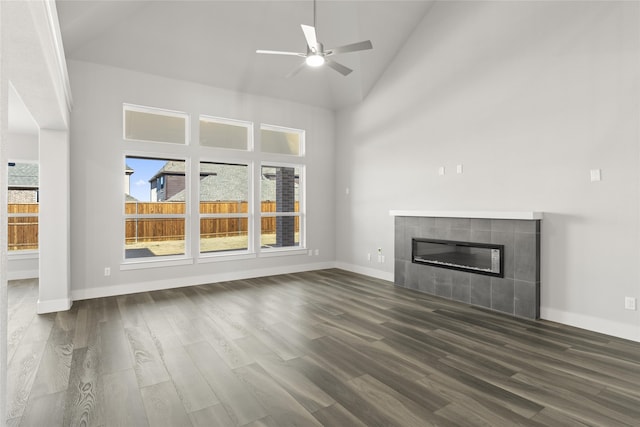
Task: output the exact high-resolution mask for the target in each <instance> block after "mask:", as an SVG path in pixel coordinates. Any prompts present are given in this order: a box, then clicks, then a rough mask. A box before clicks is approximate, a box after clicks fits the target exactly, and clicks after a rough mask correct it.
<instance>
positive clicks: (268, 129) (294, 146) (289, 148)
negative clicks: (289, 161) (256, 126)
mask: <svg viewBox="0 0 640 427" xmlns="http://www.w3.org/2000/svg"><path fill="white" fill-rule="evenodd" d="M303 140H304V132H303V131H301V130H297V129H286V128H278V127H275V126H269V125H262V126H261V127H260V142H261V147H262V152H264V153H273V154H290V155H294V156H301V155H302V150H303Z"/></svg>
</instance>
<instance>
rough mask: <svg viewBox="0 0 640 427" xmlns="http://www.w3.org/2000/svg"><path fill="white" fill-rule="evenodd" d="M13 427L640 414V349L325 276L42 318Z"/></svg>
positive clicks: (17, 299)
mask: <svg viewBox="0 0 640 427" xmlns="http://www.w3.org/2000/svg"><path fill="white" fill-rule="evenodd" d="M36 286H37V283H35V282H33V281H31V282H29V281H24V282H12V283H10V289H9V305H10V306H9V325H8V328H9V330H8V335H9V342H8V348H9V355H8V356H9V361H10V362H9V371H8V382H9V401H8V410H9V415H10V419H9V420H8V425H10V426H36V427H40V426H112V425H114V426H116V425H117V426H146V425H151V426H280V427H281V426H307V425H309V426H312V425H325V426H339V427H343V426H365V425H366V426H428V425H443V426H459V425H462V426H466V425H485V426H513V425H532V426H556V425H557V426H572V425H580V426H582V425H598V426H640V343H634V342H630V341H625V340H622V339H617V338H613V337H609V336H605V335H601V334H597V333H593V332H588V331H584V330H580V329H575V328H570V327H566V326H562V325H558V324H554V323H550V322H546V321H539V322H532V321H525V320H518V319H514V318H510V317H506V316H502V315H499V314H495V313H491V312H488V311H485V310H481V309H477V308H471V307H469V306H466V305H462V304H457V303H454V302H451V301H446V300H442V299H438V298H433V297H429V296H427V295H424V294H420V293H417V292H413V291H410V290H406V289H401V288H396V287H394V286H392V285H391V284H390V283H388V282H384V281H380V280H376V279H372V278H368V277H364V276H359V275H356V274H352V273H347V272H344V271H341V270H325V271H319V272H309V273H301V274H290V275H282V276H276V277H268V278H260V279H252V280H240V281H234V282H226V283H220V284H214V285H207V286H194V287H189V288H180V289H173V290H166V291H157V292H149V293H142V294H135V295H127V296H120V297H112V298H102V299H96V300H89V301H77V302H75V303H74V304H73V308H72V310H70V311H69V312H63V313H56V314H49V315H41V316H37V315H34V312H35V300H36V298H37V288H36Z"/></svg>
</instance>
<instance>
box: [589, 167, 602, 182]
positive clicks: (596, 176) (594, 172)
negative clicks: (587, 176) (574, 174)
mask: <svg viewBox="0 0 640 427" xmlns="http://www.w3.org/2000/svg"><path fill="white" fill-rule="evenodd" d="M591 181H593V182H595V181H602V172H601V170H600V169H591Z"/></svg>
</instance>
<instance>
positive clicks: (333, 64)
mask: <svg viewBox="0 0 640 427" xmlns="http://www.w3.org/2000/svg"><path fill="white" fill-rule="evenodd" d="M325 63H326V64H327V66H328V67H331V68H333V69H334V70H336V71H337V72H339V73H340V74H342V75H343V76H347V75H349V74H350V73H351V72H352V71H353V70H352V69H351V68H349V67H345V66H344V65H342V64H340V63H338V62H336V61H332V60H330V59H327V60H326V62H325Z"/></svg>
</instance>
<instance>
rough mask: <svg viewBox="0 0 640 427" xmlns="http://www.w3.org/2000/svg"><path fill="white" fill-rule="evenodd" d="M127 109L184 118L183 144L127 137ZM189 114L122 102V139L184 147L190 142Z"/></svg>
mask: <svg viewBox="0 0 640 427" xmlns="http://www.w3.org/2000/svg"><path fill="white" fill-rule="evenodd" d="M127 111H135V112H138V113H147V114H155V115H158V116H167V117H180V118H183V119H184V144H180V143H177V142H171V141H156V140H151V139H136V138H127ZM190 119H191V116H190V115H189V114H188V113H185V112H183V111H177V110H168V109H165V108H158V107H148V106H143V105H136V104H129V103H126V102H125V103H123V104H122V140H123V141H129V142H143V143H152V144H169V145H172V146H178V147H185V146H189V145H190V143H191V120H190Z"/></svg>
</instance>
